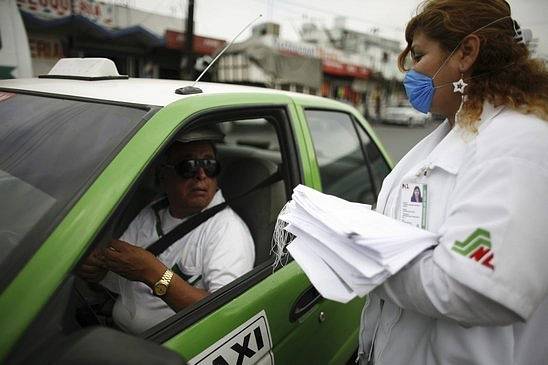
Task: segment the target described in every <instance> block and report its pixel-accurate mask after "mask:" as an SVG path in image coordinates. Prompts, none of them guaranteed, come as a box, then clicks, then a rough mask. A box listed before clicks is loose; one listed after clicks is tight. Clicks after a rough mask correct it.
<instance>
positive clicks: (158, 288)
mask: <svg viewBox="0 0 548 365" xmlns="http://www.w3.org/2000/svg"><path fill="white" fill-rule="evenodd" d="M166 291H167V286H166V285H165V284H162V283H157V284H156V285H154V294H156V295H160V296H161V295H164V294H165V293H166Z"/></svg>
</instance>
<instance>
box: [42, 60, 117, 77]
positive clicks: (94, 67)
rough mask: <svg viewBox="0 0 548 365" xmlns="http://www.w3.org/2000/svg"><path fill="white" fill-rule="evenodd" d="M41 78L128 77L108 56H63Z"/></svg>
mask: <svg viewBox="0 0 548 365" xmlns="http://www.w3.org/2000/svg"><path fill="white" fill-rule="evenodd" d="M38 77H40V78H51V79H75V80H115V79H127V78H128V76H127V75H120V74H119V73H118V69H117V68H116V65H115V64H114V62H112V60H109V59H108V58H61V59H60V60H59V61H57V63H56V64H55V66H53V67H52V69H51V70H50V72H49V73H48V74H47V75H40V76H38Z"/></svg>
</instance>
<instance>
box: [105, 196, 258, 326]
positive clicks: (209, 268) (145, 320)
mask: <svg viewBox="0 0 548 365" xmlns="http://www.w3.org/2000/svg"><path fill="white" fill-rule="evenodd" d="M224 201H225V200H224V198H223V195H222V193H221V191H220V190H219V191H217V193H216V194H215V196H214V197H213V199H212V200H211V202H210V204H209V205H208V206H207V207H206V209H207V208H210V207H212V206H215V205H217V204H220V203H222V202H224ZM159 216H160V221H161V227H162V232H164V234H166V233H168V232H169V231H171V230H172V229H173V228H175V227H176V226H177V225H179V224H180V223H181V222H183V221H184V219H178V218H174V217H172V216H171V214H170V213H169V209H168V208H164V209H162V210H160V212H159ZM185 219H186V218H185ZM158 239H159V236H158V233H157V231H156V216H155V213H154V210H153V208H152V206H151V205H149V206H147V207H146V208H144V209H143V210H142V211H141V212H140V213H139V214H138V215H137V217H136V218H135V219H134V220H133V221H132V222H131V224H130V225H129V227H128V228H127V230H126V231H125V233H124V234H123V235H122V237H120V240H122V241H126V242H129V243H131V244H134V245H136V246H139V247H143V248H145V247H148V246H149V245H151V244H152V243H154V242H156V241H157V240H158ZM158 259H159V260H160V261H161V262H162V263H163V264H164V265H166V266H167V267H168V268H173V267H174V266H175V265H177V268H178V270H179V271H180V272H181V273H182V274H183V276H184V278H185V279H186V280H187V282H188V283H190V284H191V285H193V286H194V287H197V288H201V289H204V290H207V291H208V292H210V293H211V292H214V291H215V290H217V289H219V288H221V287H222V286H224V285H226V284H228V283H230V282H231V281H233V280H234V279H236V278H238V277H240V276H242V275H243V274H245V273H246V272H248V271H250V270H251V269H252V268H253V263H254V260H255V248H254V244H253V239H252V237H251V234H250V232H249V229H248V228H247V226H246V224H245V223H244V221H243V220H242V219H241V218H240V217H239V216H238V215H237V214H236V212H234V211H233V210H232V209H231V208H230V207H227V208H225V209H223V210H222V211H220V212H218V213H217V214H215V215H214V216H213V217H211V218H209V219H208V220H207V221H205V222H204V223H202V224H201V225H200V226H198V227H196V228H195V229H194V230H192V231H191V232H189V233H188V234H186V235H185V236H184V237H183V238H181V239H180V240H178V241H176V242H174V243H173V244H172V245H171V246H170V247H169V248H167V249H166V250H165V251H164V252H163V253H162V254H161V255H160V256H159V257H158ZM102 284H103V285H104V286H105V287H107V288H108V289H109V290H111V291H113V292H116V293H118V294H120V295H119V297H118V299H117V300H116V303H115V305H114V309H113V318H114V321H115V322H116V324H117V325H118V326H119V327H120V328H122V329H123V330H124V331H126V332H131V333H140V332H143V331H145V330H146V329H148V328H150V327H152V326H154V325H155V324H157V323H159V322H161V321H163V320H164V319H166V318H168V317H170V316H172V315H173V314H175V312H174V311H173V310H172V309H171V308H170V307H169V306H168V305H167V304H166V303H165V302H164V301H163V300H162V299H160V298H158V297H156V296H154V294H153V293H152V290H151V289H150V288H149V287H148V286H147V285H146V284H144V283H141V282H136V281H129V280H126V279H124V278H122V277H121V276H119V275H117V274H114V273H112V272H109V273H108V275H107V277H106V278H105V279H104V280H103V282H102Z"/></svg>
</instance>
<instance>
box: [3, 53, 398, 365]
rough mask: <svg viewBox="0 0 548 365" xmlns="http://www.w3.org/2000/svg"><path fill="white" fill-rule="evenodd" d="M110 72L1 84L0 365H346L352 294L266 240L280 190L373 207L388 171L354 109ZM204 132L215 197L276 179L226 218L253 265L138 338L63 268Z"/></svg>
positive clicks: (135, 208) (139, 200) (96, 63)
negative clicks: (211, 136) (347, 297)
mask: <svg viewBox="0 0 548 365" xmlns="http://www.w3.org/2000/svg"><path fill="white" fill-rule="evenodd" d="M191 84H192V83H191V82H188V81H177V80H153V79H132V78H127V77H124V76H120V75H119V74H118V72H117V70H116V67H115V66H114V64H113V63H112V62H111V61H110V60H107V59H63V60H61V61H59V63H58V64H57V65H56V66H55V67H54V68H53V69H52V71H51V72H50V73H49V74H48V75H44V76H43V77H39V78H34V79H15V80H3V81H0V202H1V209H0V245H1V247H2V250H1V253H0V267H1V270H0V272H2V275H0V333H1V335H0V363H6V364H23V363H25V364H26V363H29V364H37V363H41V364H46V363H56V364H57V363H60V364H78V363H82V364H111V363H112V364H121V363H131V364H141V363H143V364H144V363H155V364H156V363H158V364H179V363H184V362H185V361H186V362H187V363H189V364H272V363H277V364H344V363H346V362H347V361H353V354H354V353H355V351H356V348H357V343H358V327H359V316H360V312H361V308H362V306H363V304H364V300H363V299H360V300H354V301H352V302H350V303H348V304H346V305H341V304H338V303H335V302H331V301H328V300H325V299H323V298H321V297H320V296H319V294H318V292H317V291H316V290H315V289H314V288H313V287H312V286H311V284H310V282H309V281H308V279H307V278H306V276H305V274H304V273H303V272H302V271H301V270H300V268H299V267H298V266H297V265H296V263H295V262H292V261H291V260H288V261H287V262H286V263H285V264H284V265H277V266H276V267H274V262H275V257H273V256H274V255H273V254H272V252H271V243H270V242H271V236H272V232H273V229H274V225H275V222H276V218H277V216H278V213H279V211H280V209H281V208H282V207H283V206H284V204H285V203H286V202H287V201H288V199H290V197H291V193H292V190H293V187H295V186H296V185H297V184H305V185H308V186H310V187H313V188H315V189H318V190H321V191H323V192H326V193H329V194H333V195H337V196H339V197H342V198H344V199H347V200H351V201H356V202H364V203H370V204H373V203H374V201H375V197H376V195H377V192H378V191H379V189H380V186H381V183H382V181H383V179H384V177H385V176H386V175H387V174H388V172H389V171H390V167H391V161H390V159H389V157H388V156H387V154H386V153H385V151H384V150H383V148H382V146H381V145H380V144H379V141H378V139H377V137H376V136H375V134H374V133H373V131H372V129H371V127H370V126H369V125H368V123H367V122H366V121H365V120H364V119H363V117H362V116H361V115H360V114H359V113H358V112H357V111H356V110H355V109H354V108H352V107H350V106H348V105H346V104H343V103H340V102H336V101H332V100H328V99H324V98H321V97H316V96H310V95H303V94H297V93H289V92H282V91H276V90H269V89H262V88H253V87H244V86H237V85H225V84H215V83H199V84H197V85H195V86H191ZM204 124H208V125H210V124H218V125H219V127H220V128H221V129H222V131H223V132H224V133H225V135H226V137H225V139H224V142H223V143H221V144H219V145H218V146H217V151H218V159H219V160H220V161H221V165H222V166H223V172H222V174H221V175H220V176H219V184H220V186H221V187H222V188H223V192H224V194H225V196H227V197H228V199H229V200H230V197H231V196H239V195H241V194H242V193H245V192H246V191H249V190H250V189H252V187H254V186H255V185H257V184H258V183H259V182H260V181H263V180H264V179H265V178H268V176H270V175H271V174H274V173H278V174H279V175H280V177H281V179H280V180H278V181H276V182H273V183H272V184H270V185H268V186H266V187H264V188H262V189H259V190H257V191H254V192H253V193H252V194H248V195H246V196H244V197H243V198H242V199H238V200H237V201H235V202H234V204H233V205H232V208H233V209H234V210H235V211H236V212H238V214H239V215H240V216H241V217H242V219H243V220H244V221H245V222H246V224H247V225H248V227H249V229H250V231H251V234H252V236H253V239H254V244H255V253H256V255H255V256H256V262H255V266H254V269H253V270H252V271H251V272H249V273H247V274H245V275H244V276H242V277H240V278H238V279H237V280H235V281H233V282H231V283H230V284H228V285H226V286H224V287H223V288H221V289H219V290H217V291H216V292H214V293H212V294H211V295H209V296H207V297H206V298H205V299H202V300H201V301H199V302H197V303H195V304H194V305H192V306H190V307H188V308H185V309H184V310H182V311H180V312H178V313H176V314H175V315H174V316H172V317H170V318H168V319H167V320H165V321H163V322H161V323H159V324H157V325H156V326H154V327H152V328H151V329H149V330H147V331H146V332H144V333H142V334H141V335H139V336H135V335H130V334H127V333H124V332H122V331H121V330H118V329H115V328H114V327H113V326H111V323H112V321H111V320H110V318H109V310H108V302H109V300H108V298H106V299H105V297H107V295H105V293H104V291H101V290H100V289H99V288H97V287H95V286H90V285H88V284H86V283H85V282H84V281H83V280H82V279H80V278H79V277H78V276H77V275H76V274H75V270H76V268H77V267H78V265H79V263H80V262H81V260H83V259H84V258H85V257H86V256H87V255H88V254H89V253H90V252H91V250H93V249H94V248H95V247H99V246H100V245H105V243H106V242H109V241H110V240H112V239H113V238H117V237H119V236H120V235H121V233H122V232H123V231H124V230H125V228H126V227H127V225H128V224H129V222H131V220H132V219H133V218H134V217H135V216H136V215H137V213H138V212H139V211H140V209H142V208H143V207H144V206H146V205H147V204H148V203H150V202H151V201H152V199H153V198H154V197H155V194H157V189H156V188H155V179H154V177H155V176H154V171H155V168H156V165H157V163H158V161H159V159H160V157H161V155H162V153H163V152H164V151H165V150H166V148H167V146H169V145H170V143H172V141H173V139H174V138H175V136H176V135H178V134H179V133H181V132H184V131H185V130H187V129H190V128H195V127H196V126H198V125H204Z"/></svg>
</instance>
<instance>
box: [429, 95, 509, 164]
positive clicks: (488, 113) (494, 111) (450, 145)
mask: <svg viewBox="0 0 548 365" xmlns="http://www.w3.org/2000/svg"><path fill="white" fill-rule="evenodd" d="M503 109H504V107H503V106H499V107H494V106H493V105H492V104H491V103H489V102H487V101H486V102H484V104H483V111H482V114H481V116H480V120H479V122H478V126H477V129H478V132H470V131H468V130H466V129H464V128H462V127H461V126H459V125H456V126H454V127H453V128H452V129H451V130H450V131H449V133H447V135H446V136H445V138H443V140H441V141H440V143H438V145H437V146H436V147H435V148H434V149H433V150H432V152H431V153H430V154H429V156H428V158H427V159H426V166H425V167H427V168H430V169H432V168H434V167H439V168H441V169H443V170H445V171H447V172H449V173H451V174H456V173H457V172H458V171H459V169H460V167H461V166H462V163H463V162H464V161H465V159H466V156H467V155H469V154H468V152H471V151H473V150H474V149H475V142H476V138H477V136H478V134H480V133H481V132H482V131H483V130H484V129H485V128H487V127H488V126H489V125H490V124H491V121H492V120H493V118H494V117H495V116H497V115H498V114H499V113H500V112H501V111H502V110H503Z"/></svg>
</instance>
